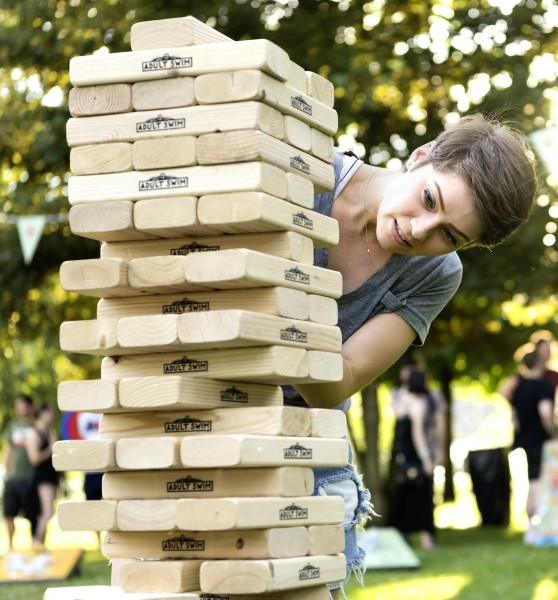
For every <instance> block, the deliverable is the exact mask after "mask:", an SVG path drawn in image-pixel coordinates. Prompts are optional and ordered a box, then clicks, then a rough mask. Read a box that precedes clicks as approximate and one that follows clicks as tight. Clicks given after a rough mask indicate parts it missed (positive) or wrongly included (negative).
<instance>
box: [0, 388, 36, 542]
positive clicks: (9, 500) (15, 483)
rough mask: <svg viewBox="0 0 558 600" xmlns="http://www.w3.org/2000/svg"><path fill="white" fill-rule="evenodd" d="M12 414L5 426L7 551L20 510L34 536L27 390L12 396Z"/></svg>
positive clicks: (30, 410)
mask: <svg viewBox="0 0 558 600" xmlns="http://www.w3.org/2000/svg"><path fill="white" fill-rule="evenodd" d="M14 410H15V418H14V419H12V420H11V421H9V423H8V424H7V426H6V428H5V430H4V442H5V448H4V465H5V468H6V471H5V472H6V478H5V481H4V498H3V506H2V508H3V514H4V520H5V522H6V528H7V530H8V552H11V551H12V550H13V549H14V547H13V539H14V532H15V518H16V517H17V516H19V515H20V514H21V515H23V516H24V517H25V518H26V519H28V520H29V522H30V524H31V535H32V536H34V535H35V532H36V527H37V518H38V512H39V509H38V498H37V495H36V492H35V491H34V490H33V488H32V486H31V485H30V482H31V477H32V474H33V466H32V465H31V462H30V461H29V456H28V455H27V448H26V439H27V436H28V434H29V433H30V431H31V430H32V429H33V417H34V412H33V411H34V407H33V399H32V398H31V397H30V396H28V395H27V394H18V396H16V398H15V400H14Z"/></svg>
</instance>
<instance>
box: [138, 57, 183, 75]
mask: <svg viewBox="0 0 558 600" xmlns="http://www.w3.org/2000/svg"><path fill="white" fill-rule="evenodd" d="M192 64H193V61H192V57H191V56H171V55H170V54H163V56H156V57H155V58H152V59H151V60H144V61H142V63H141V70H142V71H143V72H144V73H145V72H147V71H166V70H167V69H188V68H191V67H192Z"/></svg>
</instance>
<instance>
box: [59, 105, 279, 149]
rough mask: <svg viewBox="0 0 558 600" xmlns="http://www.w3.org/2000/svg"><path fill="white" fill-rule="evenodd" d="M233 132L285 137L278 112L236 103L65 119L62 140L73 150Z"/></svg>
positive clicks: (265, 106) (266, 107)
mask: <svg viewBox="0 0 558 600" xmlns="http://www.w3.org/2000/svg"><path fill="white" fill-rule="evenodd" d="M236 129H261V130H262V131H265V132H266V133H268V134H270V135H271V136H273V137H276V138H278V139H282V138H283V136H284V133H285V132H284V121H283V115H282V114H281V113H280V112H279V111H278V110H276V109H274V108H272V107H270V106H267V105H265V104H262V103H261V102H238V103H234V104H232V105H231V104H220V105H212V106H211V107H210V106H190V107H177V108H169V109H158V110H150V111H147V110H146V111H137V112H131V113H125V114H121V115H105V116H98V117H97V116H96V117H82V118H80V119H69V120H68V122H67V124H66V138H67V141H68V145H69V146H70V147H75V146H82V145H87V144H100V143H106V142H135V141H137V140H143V139H150V138H160V137H172V136H184V135H203V134H205V133H210V132H212V131H231V130H236Z"/></svg>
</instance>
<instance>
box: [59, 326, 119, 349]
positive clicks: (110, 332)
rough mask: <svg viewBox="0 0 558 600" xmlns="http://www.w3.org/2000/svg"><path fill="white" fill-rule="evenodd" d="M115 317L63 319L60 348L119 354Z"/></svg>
mask: <svg viewBox="0 0 558 600" xmlns="http://www.w3.org/2000/svg"><path fill="white" fill-rule="evenodd" d="M116 324H117V320H116V319H90V320H86V319H84V320H81V321H65V322H64V323H62V325H61V326H60V348H61V350H63V351H64V352H81V353H85V354H98V355H100V356H107V355H108V354H120V353H121V351H120V347H119V345H118V340H117V333H116Z"/></svg>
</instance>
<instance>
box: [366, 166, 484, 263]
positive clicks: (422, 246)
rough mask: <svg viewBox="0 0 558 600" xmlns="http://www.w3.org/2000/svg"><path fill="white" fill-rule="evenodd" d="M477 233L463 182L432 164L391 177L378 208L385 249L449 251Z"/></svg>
mask: <svg viewBox="0 0 558 600" xmlns="http://www.w3.org/2000/svg"><path fill="white" fill-rule="evenodd" d="M481 234H482V224H481V222H480V219H479V218H478V217H477V215H476V213H475V211H474V209H473V203H472V201H471V199H470V194H469V190H468V188H467V186H466V185H465V183H464V182H463V181H462V180H461V179H459V178H458V177H457V176H455V175H452V174H451V173H438V172H436V171H435V170H434V168H433V166H432V164H431V163H428V164H426V165H423V166H419V167H416V168H414V169H411V170H410V171H406V172H404V173H402V174H401V175H399V176H398V177H395V178H394V179H393V181H392V182H391V183H390V184H389V185H388V187H387V188H386V189H385V191H384V194H383V196H382V200H381V203H380V207H379V209H378V215H377V223H376V236H377V239H378V242H379V243H380V245H381V246H382V248H383V249H384V250H387V251H389V252H393V253H395V254H406V255H410V256H420V255H426V256H437V255H441V254H448V253H450V252H453V251H455V250H457V249H459V248H461V247H462V246H465V245H467V244H470V243H472V242H474V241H475V240H478V238H479V237H480V236H481Z"/></svg>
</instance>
